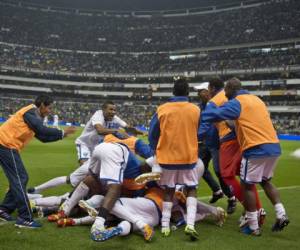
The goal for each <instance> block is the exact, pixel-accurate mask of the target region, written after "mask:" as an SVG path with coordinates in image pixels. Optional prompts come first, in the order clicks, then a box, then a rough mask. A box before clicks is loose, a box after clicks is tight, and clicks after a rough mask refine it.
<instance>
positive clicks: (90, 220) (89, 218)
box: [73, 216, 95, 225]
mask: <svg viewBox="0 0 300 250" xmlns="http://www.w3.org/2000/svg"><path fill="white" fill-rule="evenodd" d="M73 220H74V221H75V225H92V224H93V223H94V221H95V218H94V217H92V216H86V217H82V218H76V219H73Z"/></svg>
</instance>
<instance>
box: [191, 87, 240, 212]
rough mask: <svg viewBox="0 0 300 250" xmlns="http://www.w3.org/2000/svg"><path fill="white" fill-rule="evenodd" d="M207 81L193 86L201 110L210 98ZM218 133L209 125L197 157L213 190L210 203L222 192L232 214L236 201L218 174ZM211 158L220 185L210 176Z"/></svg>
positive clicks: (205, 178) (219, 196)
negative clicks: (201, 162)
mask: <svg viewBox="0 0 300 250" xmlns="http://www.w3.org/2000/svg"><path fill="white" fill-rule="evenodd" d="M208 86H209V83H208V82H205V83H202V84H200V85H198V86H195V89H196V90H197V91H198V96H199V99H200V101H201V104H200V108H201V110H202V112H203V111H204V110H205V107H206V104H207V103H208V101H209V99H210V95H209V91H208ZM219 148H220V142H219V135H218V130H217V129H216V127H215V125H213V124H212V125H211V128H210V129H209V130H208V132H207V134H206V139H205V143H204V144H200V145H199V157H200V158H201V159H202V161H203V163H204V166H205V171H204V174H203V179H204V180H205V181H206V182H207V184H208V185H209V186H210V187H211V189H212V190H213V196H212V198H211V199H210V201H209V202H210V203H215V202H216V201H217V200H218V199H220V198H222V197H223V196H224V194H225V195H226V196H227V197H228V206H227V213H228V214H232V213H233V212H234V211H235V207H236V203H235V202H234V200H235V197H234V195H233V194H232V191H231V190H230V188H229V186H228V185H227V184H226V183H225V182H224V180H223V178H222V176H221V174H220V166H219V165H220V162H219ZM211 159H212V161H213V167H214V171H215V174H216V176H217V177H218V180H219V183H220V185H221V187H222V189H220V186H219V185H218V183H216V181H215V180H214V179H213V177H212V176H211V174H210V172H209V170H208V167H209V162H210V160H211Z"/></svg>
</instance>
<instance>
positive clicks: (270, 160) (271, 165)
mask: <svg viewBox="0 0 300 250" xmlns="http://www.w3.org/2000/svg"><path fill="white" fill-rule="evenodd" d="M278 158H279V157H278V156H274V157H263V158H250V159H245V158H243V159H242V162H241V172H240V178H241V181H243V182H245V183H249V184H252V183H260V182H262V181H264V180H269V179H271V178H272V177H273V172H274V169H275V168H276V164H277V161H278Z"/></svg>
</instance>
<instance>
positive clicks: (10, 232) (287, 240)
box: [0, 132, 300, 250]
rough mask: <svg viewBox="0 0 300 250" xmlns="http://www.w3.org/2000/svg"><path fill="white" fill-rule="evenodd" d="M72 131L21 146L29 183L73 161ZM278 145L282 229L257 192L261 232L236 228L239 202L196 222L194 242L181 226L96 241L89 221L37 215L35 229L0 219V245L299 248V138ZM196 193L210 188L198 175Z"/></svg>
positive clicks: (0, 186)
mask: <svg viewBox="0 0 300 250" xmlns="http://www.w3.org/2000/svg"><path fill="white" fill-rule="evenodd" d="M78 133H79V132H78ZM76 136H77V135H75V136H72V137H70V138H68V139H66V140H63V141H60V142H55V143H50V144H42V143H40V142H38V141H36V140H34V141H32V142H31V143H30V145H28V146H27V147H26V149H25V150H24V151H23V152H22V159H23V161H24V164H25V166H26V169H27V171H28V173H29V176H30V179H29V185H28V187H29V186H34V185H37V184H40V183H42V182H44V181H47V180H49V179H50V178H53V177H57V176H63V175H68V174H69V173H71V171H73V170H74V169H75V168H76V167H77V160H76V150H75V145H74V139H75V137H76ZM281 145H282V149H283V155H282V157H281V158H280V162H279V165H278V167H277V169H276V172H275V178H274V183H275V184H276V185H277V186H278V187H289V186H290V187H291V188H290V189H282V190H281V191H280V192H281V197H282V200H283V202H284V203H285V206H286V209H287V212H288V214H289V217H290V220H291V224H290V225H289V226H288V227H287V228H286V230H285V231H283V232H281V233H272V232H271V230H270V228H271V225H272V223H273V222H274V219H275V217H274V216H275V215H274V211H273V208H272V206H271V204H270V202H269V201H268V200H267V199H266V197H265V195H264V194H263V193H260V194H261V199H262V202H263V206H264V208H265V209H266V211H267V221H266V224H265V225H264V227H263V236H262V237H256V238H253V237H249V236H244V235H242V234H240V233H239V232H238V226H237V220H238V218H239V216H240V214H241V212H242V208H241V206H240V205H239V207H238V210H237V212H236V213H235V214H233V215H231V216H230V217H229V218H228V219H227V221H226V223H225V225H224V226H223V227H222V228H218V227H217V226H215V225H214V222H213V220H212V219H209V218H208V219H205V220H204V221H202V222H201V223H198V224H197V226H196V228H197V230H198V232H199V233H200V239H199V241H197V242H190V241H189V240H188V238H187V237H186V236H185V235H184V233H183V229H179V230H177V231H175V232H172V234H171V236H170V237H169V238H162V237H161V235H160V232H159V230H156V235H155V236H154V238H153V241H152V242H151V243H145V242H144V241H143V238H142V236H140V235H131V236H129V237H124V238H122V237H118V238H114V239H112V240H109V241H106V242H102V243H97V242H93V241H92V240H90V236H89V235H90V233H89V230H90V227H89V226H78V227H70V228H64V229H61V228H57V227H56V226H55V224H52V223H48V222H47V221H46V220H45V219H42V220H41V222H42V223H43V227H42V228H41V229H37V230H31V229H17V228H15V227H14V226H13V223H1V222H0V249H5V250H6V249H22V250H26V249H30V250H32V249H109V250H115V249H126V250H136V249H143V250H148V249H149V250H150V249H151V250H156V249H159V250H161V249H172V250H177V249H178V250H181V249H189V250H193V249H206V250H209V249H222V250H227V249H228V250H229V249H230V250H232V249H237V250H238V249H242V250H246V249H249V250H250V249H251V250H253V249H255V250H260V249H264V250H265V249H272V250H275V249H278V250H279V249H280V250H282V249H289V250H293V249H299V246H300V238H299V233H300V213H299V207H300V199H299V196H300V187H292V186H300V178H299V176H300V161H299V160H297V159H294V158H292V157H290V156H289V155H290V153H291V152H292V151H294V150H295V149H297V148H300V143H299V142H288V141H282V142H281ZM7 186H8V185H7V180H6V178H5V176H4V173H3V171H0V197H1V199H2V197H3V195H4V192H5V190H6V189H7ZM66 191H69V187H68V186H67V185H65V186H61V187H59V188H54V189H51V190H49V191H47V192H44V195H56V194H63V193H64V192H66ZM198 193H199V197H200V198H201V197H204V196H209V195H210V194H211V192H210V190H209V188H208V187H207V185H206V183H204V182H203V181H201V184H200V188H199V192H198ZM204 200H206V201H207V200H208V199H207V198H205V199H204ZM217 205H218V206H222V207H224V208H225V207H226V205H227V204H226V200H225V199H222V200H221V201H219V202H218V203H217Z"/></svg>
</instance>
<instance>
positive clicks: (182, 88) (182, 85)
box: [173, 78, 189, 96]
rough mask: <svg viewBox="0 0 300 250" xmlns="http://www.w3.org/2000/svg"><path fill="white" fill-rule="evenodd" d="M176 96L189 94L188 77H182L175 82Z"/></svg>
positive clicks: (174, 92)
mask: <svg viewBox="0 0 300 250" xmlns="http://www.w3.org/2000/svg"><path fill="white" fill-rule="evenodd" d="M173 94H174V96H188V95H189V84H188V83H187V81H186V79H184V78H180V79H177V80H176V81H175V82H174V87H173Z"/></svg>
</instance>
